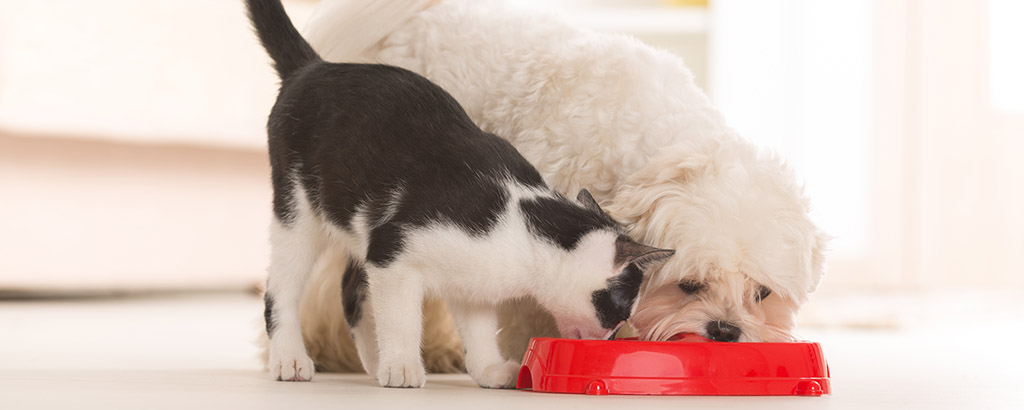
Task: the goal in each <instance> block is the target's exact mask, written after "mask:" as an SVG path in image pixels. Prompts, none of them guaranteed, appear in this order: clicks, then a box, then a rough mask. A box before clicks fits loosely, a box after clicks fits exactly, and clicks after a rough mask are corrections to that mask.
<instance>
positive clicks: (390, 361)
mask: <svg viewBox="0 0 1024 410" xmlns="http://www.w3.org/2000/svg"><path fill="white" fill-rule="evenodd" d="M296 186H299V187H300V188H296V192H295V193H294V195H293V197H294V198H296V203H295V204H294V208H295V213H294V215H295V217H294V220H293V222H292V223H291V226H287V227H286V226H283V225H281V224H280V223H278V222H277V221H276V219H275V222H274V223H273V225H272V227H271V242H272V243H271V245H272V248H273V253H272V260H271V264H270V269H269V280H268V285H267V292H268V294H269V295H271V296H272V297H273V300H274V306H275V308H276V309H275V312H276V313H275V315H274V317H273V318H272V319H273V322H274V323H276V328H275V330H274V331H273V334H272V336H271V337H270V344H269V369H270V373H271V376H272V377H273V378H275V379H281V380H294V381H306V380H310V379H311V378H312V375H313V370H314V369H313V361H312V360H311V359H310V357H309V355H308V354H307V352H306V350H305V348H304V346H303V341H302V329H301V325H300V323H301V321H300V320H299V312H298V306H299V304H300V303H299V302H300V301H299V297H300V296H301V294H302V291H303V289H304V288H305V286H306V277H307V274H308V272H311V271H312V270H313V268H314V267H315V264H316V261H317V260H318V258H319V256H320V254H322V253H323V252H331V253H345V254H347V255H348V257H349V258H354V259H356V260H359V261H363V265H364V268H365V270H366V279H367V284H368V286H367V298H366V300H365V302H364V305H363V311H362V315H361V316H362V317H361V319H360V320H359V322H358V324H357V325H356V326H354V327H353V328H352V329H351V330H352V335H353V337H354V340H355V346H356V347H357V349H358V353H359V358H360V360H361V362H362V366H363V368H364V369H365V370H366V371H367V372H368V373H370V374H372V375H375V376H376V377H377V380H378V381H379V382H380V384H381V385H382V386H388V387H420V386H422V385H423V383H424V381H425V368H424V365H423V362H422V359H421V355H420V345H421V332H422V329H423V317H422V311H421V302H422V301H423V300H424V298H426V297H431V298H437V299H441V300H443V301H445V303H446V304H447V306H448V308H449V310H450V311H451V314H452V317H453V319H454V323H455V325H456V327H457V329H458V332H459V335H460V337H461V339H462V341H463V345H464V347H465V349H466V357H465V363H466V369H467V370H468V371H469V374H470V376H472V377H473V379H474V380H476V382H477V383H478V384H480V385H481V386H483V387H491V388H501V387H510V386H511V385H512V383H513V382H514V381H515V376H516V375H517V374H518V370H519V365H518V362H515V361H506V360H505V359H504V358H503V357H502V355H501V353H500V351H499V349H498V342H497V336H496V335H497V331H498V313H497V309H498V306H499V305H500V304H501V303H503V302H508V301H510V300H514V299H517V298H522V297H527V296H529V297H532V298H534V299H536V300H537V301H538V302H539V303H540V304H541V305H542V306H544V307H546V308H547V309H549V310H550V311H552V312H555V318H556V322H557V325H558V328H559V330H560V331H561V332H562V333H563V334H566V335H572V336H573V337H577V338H590V339H595V338H608V337H609V336H611V334H612V333H613V332H614V330H609V329H606V328H604V327H602V324H601V321H600V319H599V316H598V313H597V311H596V309H595V307H594V305H593V302H592V299H591V296H592V294H593V293H594V292H595V291H597V290H600V289H603V288H606V287H607V286H608V283H607V281H608V279H610V278H611V277H613V276H615V275H617V274H619V273H620V272H621V271H622V268H623V266H618V267H616V266H615V262H614V260H613V259H614V257H615V255H616V246H615V241H616V238H617V237H618V232H617V231H615V230H614V229H600V230H595V231H592V232H590V233H587V234H586V235H584V236H583V237H582V238H581V239H580V241H579V243H578V245H577V246H576V247H575V248H574V249H573V250H571V251H566V250H564V249H562V248H560V247H559V246H558V245H557V244H554V243H552V242H550V241H548V240H545V239H542V238H539V237H537V236H536V234H534V233H532V232H531V231H530V229H529V227H528V225H527V223H526V221H525V217H524V215H522V214H521V211H520V208H519V206H518V204H519V202H520V201H521V200H523V199H530V198H536V197H548V198H554V197H555V195H554V194H553V193H552V192H550V191H545V190H540V189H532V188H526V187H523V186H520V185H518V184H515V183H512V182H506V183H505V188H506V190H507V191H508V193H509V196H508V199H507V203H506V205H505V210H504V211H503V212H502V214H501V216H500V218H499V220H498V222H497V224H496V225H495V226H494V227H493V228H491V229H490V230H489V231H488V232H487V233H486V234H485V235H482V236H480V235H474V234H471V233H468V232H466V231H465V230H464V229H462V228H460V227H458V226H455V225H453V224H452V223H450V222H446V221H443V220H441V221H436V222H434V223H432V224H431V225H428V226H426V227H415V228H408V229H407V230H406V231H405V236H404V237H403V247H402V249H401V251H400V252H399V253H398V256H397V257H396V258H395V260H394V262H392V263H390V264H388V265H387V266H386V267H378V266H376V265H374V264H372V263H367V262H365V257H366V252H367V245H368V238H369V232H370V231H371V229H372V228H373V225H371V223H370V222H369V221H368V218H367V217H366V214H367V213H366V212H365V210H361V211H358V212H357V213H356V216H355V217H354V218H353V220H352V223H351V228H350V229H342V228H339V227H337V226H335V225H334V224H332V223H330V222H329V221H327V220H326V219H325V218H323V217H322V216H321V215H319V214H318V213H317V212H316V211H315V210H314V209H313V208H311V207H310V204H309V202H308V201H307V200H306V196H305V193H304V192H303V190H302V189H301V184H299V183H296ZM401 200H402V192H401V190H396V191H395V192H394V194H393V195H392V200H391V203H390V204H389V205H388V207H389V208H395V207H397V206H398V204H400V202H401ZM385 214H387V212H385ZM382 220H386V218H384V219H382ZM335 290H336V291H337V290H338V288H335ZM339 308H340V306H339Z"/></svg>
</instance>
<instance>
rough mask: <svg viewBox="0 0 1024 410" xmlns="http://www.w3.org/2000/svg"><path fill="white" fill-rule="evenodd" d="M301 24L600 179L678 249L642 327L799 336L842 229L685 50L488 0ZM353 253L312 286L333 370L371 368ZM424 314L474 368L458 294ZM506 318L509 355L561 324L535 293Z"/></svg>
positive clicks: (527, 152) (428, 341)
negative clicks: (353, 323)
mask: <svg viewBox="0 0 1024 410" xmlns="http://www.w3.org/2000/svg"><path fill="white" fill-rule="evenodd" d="M304 34H305V36H306V38H307V39H308V40H309V41H310V43H311V44H312V45H313V47H314V48H315V49H316V50H317V51H318V52H319V53H320V54H321V55H322V56H324V58H325V59H327V60H329V61H338V62H343V61H363V62H381V63H386V64H392V65H396V66H400V67H403V68H406V69H409V70H412V71H414V72H417V73H419V74H422V75H424V76H425V77H427V78H429V79H430V80H431V81H433V82H435V83H437V84H439V85H440V86H441V87H443V88H444V89H446V90H447V91H448V92H450V93H451V94H452V95H453V96H454V97H455V98H456V99H457V100H458V101H459V102H460V103H461V104H462V105H463V107H465V109H466V111H467V112H468V113H469V115H470V117H471V118H472V119H473V120H474V121H475V122H476V123H477V124H478V125H479V126H481V128H483V129H484V130H486V131H488V132H492V133H495V134H497V135H501V136H503V137H505V138H507V139H508V140H509V141H510V142H511V143H512V144H513V145H514V146H515V147H516V148H517V149H518V150H519V151H520V152H522V153H523V155H524V156H525V157H526V158H527V159H528V160H529V161H530V162H531V163H532V164H534V166H536V167H537V169H538V170H539V171H540V172H541V175H542V176H543V177H544V179H545V180H546V181H547V182H548V184H549V185H550V186H552V187H553V188H555V189H557V190H559V191H560V192H562V193H566V194H568V193H572V192H576V191H578V190H579V189H580V188H582V187H588V188H590V189H591V192H592V193H593V194H594V197H596V198H597V200H598V201H599V202H600V203H601V206H602V207H603V208H604V209H605V210H607V211H608V213H609V214H610V215H611V216H612V217H613V218H615V219H616V220H617V221H620V222H623V223H625V224H626V225H627V228H628V232H629V234H630V235H631V236H632V237H633V238H635V239H636V240H638V241H641V242H643V243H647V244H650V245H652V246H656V247H660V248H668V249H674V250H675V251H676V254H675V256H674V257H673V258H672V259H671V260H669V261H668V262H666V263H664V264H663V265H660V266H659V267H657V268H654V269H653V270H652V271H651V272H650V273H649V275H648V277H647V278H646V279H645V281H644V283H643V285H642V288H641V292H640V298H639V302H638V307H637V310H636V312H635V313H634V314H633V316H632V317H631V319H630V320H629V325H631V326H632V328H633V330H634V331H635V334H636V335H637V336H639V337H640V338H641V339H643V340H666V339H668V338H670V337H671V336H673V335H675V334H678V333H697V334H700V335H703V336H705V337H708V338H710V339H713V340H717V341H725V342H781V341H789V340H792V339H793V330H794V327H795V318H796V315H797V313H798V311H799V308H800V306H801V305H802V304H803V303H805V302H806V300H807V298H808V295H809V294H810V293H812V292H813V291H814V290H815V289H816V288H817V286H818V283H819V281H820V280H821V278H822V276H823V274H824V270H825V269H824V268H825V254H826V249H827V243H828V236H827V235H826V234H824V233H823V232H822V231H821V230H820V229H819V228H818V226H817V225H816V224H815V223H814V222H813V221H812V220H811V218H810V217H809V212H810V207H809V201H808V199H807V198H806V197H805V195H804V194H803V187H802V185H801V184H800V183H799V182H798V181H797V178H796V177H795V174H794V172H793V171H792V170H791V169H790V167H788V166H787V165H786V163H785V162H784V161H783V160H782V159H781V158H779V157H778V156H776V155H774V154H772V153H771V152H769V151H767V150H764V149H761V148H759V147H757V146H755V145H754V144H752V143H751V142H749V141H748V140H746V139H744V138H742V137H741V136H740V135H739V134H738V133H737V132H736V131H735V130H734V129H732V128H730V127H729V125H728V123H727V122H726V120H725V119H724V118H723V116H722V115H721V113H720V112H719V111H718V110H716V109H715V107H714V106H713V105H712V104H711V102H710V101H709V100H708V98H707V96H706V95H705V94H704V92H702V91H701V90H700V89H699V88H698V87H697V86H696V85H695V84H694V81H693V75H692V73H691V72H690V70H689V69H687V67H686V66H685V65H684V63H683V61H682V60H681V59H680V58H679V57H677V56H675V55H672V54H670V53H668V52H664V51H661V50H657V49H654V48H652V47H649V46H647V45H645V44H643V43H641V42H639V41H637V40H634V39H632V38H629V37H626V36H619V35H610V34H603V33H597V32H593V31H590V30H587V29H584V28H580V27H575V26H573V25H571V24H568V23H566V22H565V21H563V20H562V19H560V18H559V17H558V16H556V15H552V14H547V13H542V12H538V11H533V10H525V9H518V8H516V7H514V6H513V5H511V4H508V3H506V2H503V1H487V0H484V1H481V0H442V1H437V0H433V1H431V0H393V1H387V2H380V1H375V0H326V1H324V2H322V4H321V6H320V8H319V9H318V10H317V12H315V13H314V16H313V18H312V19H311V20H310V23H309V24H308V26H307V27H306V30H305V33H304ZM344 266H345V262H344V260H342V259H336V260H333V261H332V260H326V261H325V263H324V264H323V266H322V268H321V269H320V270H319V271H318V273H317V274H316V275H315V277H314V278H312V279H311V281H312V282H314V283H316V284H317V285H316V286H310V287H309V288H307V292H306V294H305V298H304V300H303V312H302V318H303V319H302V320H303V325H304V329H305V330H304V331H305V334H304V337H305V341H306V345H307V347H308V348H309V351H310V354H311V355H312V356H313V358H314V360H315V361H316V362H317V365H318V367H319V368H321V369H323V370H338V371H344V370H358V369H359V367H358V358H356V356H355V352H354V349H353V348H352V347H351V341H350V340H346V339H347V337H348V335H347V329H346V328H345V327H344V319H343V317H342V314H341V307H340V306H341V302H340V300H339V298H340V296H339V295H338V293H339V292H336V291H333V290H334V289H338V287H339V286H338V285H339V283H340V276H341V271H342V270H343V267H344ZM324 289H327V290H324ZM424 315H425V317H426V320H427V321H432V322H435V323H434V325H435V326H438V327H436V328H435V329H433V330H431V334H425V335H424V339H423V340H424V343H423V345H422V349H423V353H424V358H425V363H426V365H427V368H428V370H430V371H434V372H451V371H459V370H461V369H462V366H463V365H462V362H461V347H460V345H459V340H458V338H457V336H456V333H455V332H454V330H449V331H445V330H444V329H445V328H444V325H446V324H447V325H448V326H450V322H449V319H447V318H446V315H447V313H446V312H445V311H444V307H443V304H440V303H438V302H436V301H428V302H426V306H425V310H424ZM502 320H503V328H502V331H501V334H500V336H501V339H502V351H503V353H504V354H505V355H506V357H509V358H520V357H522V356H521V355H522V354H523V352H524V351H525V349H526V345H527V341H528V340H529V338H530V337H535V336H551V335H557V334H558V333H557V329H556V328H555V327H554V326H553V322H552V321H551V319H550V317H549V316H548V315H546V314H545V313H544V312H543V310H542V309H540V308H538V307H537V305H536V303H534V302H533V301H530V300H523V301H520V302H519V303H516V304H512V305H509V306H507V307H506V309H504V311H503V314H502Z"/></svg>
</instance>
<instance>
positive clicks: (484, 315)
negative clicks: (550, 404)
mask: <svg viewBox="0 0 1024 410" xmlns="http://www.w3.org/2000/svg"><path fill="white" fill-rule="evenodd" d="M448 309H449V310H451V312H452V318H453V319H455V326H456V327H458V329H459V335H460V336H461V337H462V345H463V346H465V347H466V370H467V371H468V372H469V375H470V377H472V378H473V380H474V381H476V383H477V384H478V385H480V387H486V388H492V389H504V388H511V387H514V385H515V380H516V376H517V375H518V374H519V367H520V366H519V362H518V361H511V360H510V361H506V360H505V359H503V358H502V357H501V352H500V351H499V350H498V336H497V332H498V312H497V308H496V307H495V306H493V305H487V304H469V303H460V302H454V303H449V306H448Z"/></svg>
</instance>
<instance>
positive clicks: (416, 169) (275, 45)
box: [247, 0, 673, 387]
mask: <svg viewBox="0 0 1024 410" xmlns="http://www.w3.org/2000/svg"><path fill="white" fill-rule="evenodd" d="M247 3H248V7H249V14H250V18H251V19H252V21H253V25H254V26H255V28H256V31H257V33H258V35H259V37H260V40H261V42H262V43H263V45H264V47H265V48H266V49H267V52H268V54H270V56H271V58H272V59H273V61H274V66H275V68H276V69H277V73H278V75H279V76H280V77H281V80H282V82H281V90H280V94H279V96H278V99H277V103H276V104H275V105H274V108H273V110H272V111H271V114H270V119H269V121H268V124H267V132H268V141H269V152H270V162H271V166H272V183H273V188H274V204H273V207H274V215H275V218H274V221H273V222H272V225H271V232H270V236H271V244H272V255H271V262H270V268H269V278H268V280H267V293H266V297H265V300H266V311H265V315H266V323H267V334H268V336H269V337H270V361H269V367H270V372H271V375H272V376H273V377H274V378H276V379H280V380H296V381H305V380H310V378H311V377H312V375H313V370H314V364H313V362H312V361H311V360H310V358H309V356H308V355H307V354H306V350H305V347H304V346H303V340H302V335H301V329H300V322H299V299H300V296H301V294H302V292H303V288H304V286H305V281H306V277H307V275H308V274H309V273H310V271H311V269H313V265H314V263H315V262H316V260H317V259H318V257H319V256H320V255H321V254H322V253H324V252H346V253H348V254H349V260H350V261H351V262H350V263H349V266H348V268H347V270H346V272H345V273H344V277H343V281H342V289H341V290H340V291H341V292H342V293H343V298H342V299H343V301H344V302H343V304H344V306H343V309H344V311H345V317H346V319H347V320H348V322H349V326H350V328H351V330H352V333H353V337H354V338H355V342H356V346H357V349H358V351H359V356H360V359H361V360H362V363H363V366H364V368H365V369H366V370H367V372H369V373H370V374H373V375H376V377H377V380H378V381H379V382H380V384H381V385H383V386H389V387H419V386H422V385H423V382H424V380H425V375H424V369H423V365H422V360H421V358H420V336H421V331H422V317H421V312H420V309H421V301H422V300H423V298H424V297H425V296H433V297H437V298H440V299H442V300H444V301H445V302H446V303H447V304H448V307H449V309H450V310H451V312H452V315H453V318H454V320H455V323H456V325H457V327H458V330H459V334H460V336H461V338H462V341H463V343H464V346H465V348H466V367H467V370H468V371H469V374H470V376H472V377H473V379H474V380H475V381H476V382H477V383H478V384H479V385H481V386H484V387H509V386H511V384H512V383H513V381H514V379H515V376H516V374H517V373H518V367H519V365H518V363H513V362H506V361H505V360H504V359H502V357H501V355H500V354H499V352H498V346H497V341H496V332H497V330H498V329H497V318H496V307H497V306H498V305H499V304H500V303H502V302H505V301H509V300H512V299H516V298H520V297H525V296H532V297H534V298H536V300H538V301H539V302H540V303H541V304H542V305H543V306H545V307H546V308H548V309H549V310H550V311H551V312H552V314H553V315H554V317H555V318H556V321H557V323H558V327H559V329H560V330H561V332H562V334H563V335H566V336H568V337H575V338H607V337H609V336H610V335H612V334H613V333H614V332H615V330H616V329H617V328H618V326H620V325H621V324H622V322H623V321H624V320H625V319H626V318H628V317H629V315H630V314H631V313H632V310H633V309H634V307H635V299H636V295H637V292H638V290H639V286H640V283H641V281H642V275H643V273H642V268H643V266H644V265H645V264H647V263H650V262H654V261H658V260H662V259H665V258H667V257H669V256H671V255H672V253H673V251H671V250H662V249H656V248H652V247H648V246H645V245H641V244H638V243H636V242H634V241H632V240H631V239H629V238H628V237H626V236H624V235H622V234H621V231H620V229H619V228H618V226H617V225H616V224H615V222H614V221H612V220H611V219H610V218H609V217H608V216H607V215H606V214H605V213H604V212H602V211H601V209H600V207H599V206H598V205H597V203H596V202H595V201H594V199H593V198H592V197H591V196H590V194H589V193H588V192H586V191H585V190H584V191H581V192H580V195H579V197H578V198H577V200H578V201H579V203H576V202H572V201H570V200H567V199H565V198H563V197H562V196H560V195H559V194H557V193H555V192H554V191H552V190H551V189H549V188H548V187H547V186H546V185H545V184H544V182H543V181H542V179H541V177H540V175H539V174H538V173H537V171H536V170H535V169H534V168H533V167H532V166H531V165H530V164H529V163H528V162H527V161H526V160H525V159H524V158H523V157H522V156H521V155H519V153H518V152H517V151H516V150H515V149H514V148H513V147H512V146H511V145H510V144H509V143H508V142H506V141H505V140H503V139H501V138H499V137H497V136H494V135H491V134H487V133H485V132H483V131H481V130H480V129H479V128H477V127H476V126H475V125H474V124H473V123H472V121H471V120H470V119H469V117H468V116H467V115H466V113H465V112H464V111H463V110H462V108H461V107H460V106H459V104H458V103H457V102H456V101H455V100H454V99H453V98H452V97H451V96H449V95H448V94H447V93H446V92H445V91H443V90H442V89H441V88H440V87H438V86H436V85H434V84H433V83H431V82H430V81H428V80H427V79H425V78H423V77H421V76H419V75H417V74H414V73H412V72H411V71H407V70H404V69H401V68H397V67H391V66H384V65H367V64H329V63H325V62H323V61H322V60H321V59H320V57H319V56H317V54H316V53H315V52H314V51H313V49H312V48H311V47H310V46H309V44H307V43H306V42H305V40H303V39H302V37H301V36H300V35H299V33H298V32H297V31H296V30H295V28H294V27H293V26H292V24H291V22H290V21H289V19H288V16H287V15H286V13H285V11H284V8H283V7H282V6H281V3H280V0H248V1H247ZM340 308H341V307H340Z"/></svg>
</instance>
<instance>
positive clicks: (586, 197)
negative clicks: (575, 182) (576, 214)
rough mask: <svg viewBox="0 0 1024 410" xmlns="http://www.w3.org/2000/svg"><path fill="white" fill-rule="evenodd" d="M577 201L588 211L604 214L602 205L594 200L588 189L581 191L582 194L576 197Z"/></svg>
mask: <svg viewBox="0 0 1024 410" xmlns="http://www.w3.org/2000/svg"><path fill="white" fill-rule="evenodd" d="M576 201H578V202H579V203H580V204H581V205H583V206H585V207H586V208H587V209H590V210H593V211H597V212H602V213H603V212H604V211H602V210H601V205H598V203H597V201H596V200H594V196H593V195H590V191H587V189H586V188H583V189H581V190H580V193H579V194H578V195H576Z"/></svg>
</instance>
